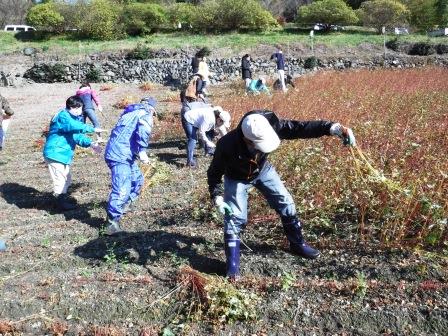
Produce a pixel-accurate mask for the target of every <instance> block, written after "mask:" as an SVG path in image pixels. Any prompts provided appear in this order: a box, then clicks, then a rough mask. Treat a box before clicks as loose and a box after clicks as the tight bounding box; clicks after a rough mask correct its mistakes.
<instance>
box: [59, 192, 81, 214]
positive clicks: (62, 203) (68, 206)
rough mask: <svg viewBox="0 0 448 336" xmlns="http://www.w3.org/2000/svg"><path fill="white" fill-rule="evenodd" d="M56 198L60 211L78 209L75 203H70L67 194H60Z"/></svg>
mask: <svg viewBox="0 0 448 336" xmlns="http://www.w3.org/2000/svg"><path fill="white" fill-rule="evenodd" d="M55 197H56V206H57V208H58V209H59V210H62V211H68V210H74V209H76V208H77V205H76V204H75V203H73V202H70V200H69V199H68V197H67V194H59V195H55Z"/></svg>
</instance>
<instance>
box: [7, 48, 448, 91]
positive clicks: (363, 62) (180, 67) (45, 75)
mask: <svg viewBox="0 0 448 336" xmlns="http://www.w3.org/2000/svg"><path fill="white" fill-rule="evenodd" d="M305 60H306V59H305V58H290V59H287V60H286V63H287V65H289V72H290V73H291V74H292V75H293V77H297V76H300V75H302V74H304V73H306V72H309V71H313V70H316V69H338V70H344V69H359V68H369V69H371V68H380V67H383V66H384V67H388V68H410V67H421V66H426V65H436V66H443V67H446V66H448V58H447V57H441V56H425V57H419V56H391V55H390V56H388V57H387V58H386V60H384V58H383V57H382V56H381V55H378V56H373V57H371V58H369V59H358V58H356V57H338V58H327V59H318V62H317V67H316V68H314V69H305V67H304V65H305ZM240 62H241V60H240V59H239V58H228V59H219V58H217V59H210V60H208V64H209V67H210V71H212V72H213V76H212V77H211V83H212V84H215V83H218V82H223V81H228V80H233V79H238V78H240V76H241V75H240V64H241V63H240ZM189 64H190V59H188V58H186V57H183V58H179V59H147V60H132V59H126V58H119V57H109V58H108V59H105V60H95V59H91V60H89V61H85V62H83V63H75V64H64V63H60V62H39V63H35V64H34V66H32V67H31V68H30V69H28V70H26V71H25V72H24V74H23V78H26V79H29V80H32V81H34V82H39V83H53V82H81V81H85V80H87V81H91V82H115V83H140V82H153V83H159V84H164V85H168V86H173V87H178V86H179V85H181V84H182V83H184V82H185V81H186V80H187V78H188V77H189V76H190V75H191V70H190V69H191V68H190V66H189ZM252 65H253V74H254V77H258V76H273V75H274V74H275V71H276V70H275V65H274V63H273V62H270V61H268V60H266V59H255V60H253V61H252ZM286 72H288V69H287V70H286ZM0 78H2V79H3V80H2V82H3V84H6V85H11V80H10V81H8V76H7V74H4V73H3V74H0Z"/></svg>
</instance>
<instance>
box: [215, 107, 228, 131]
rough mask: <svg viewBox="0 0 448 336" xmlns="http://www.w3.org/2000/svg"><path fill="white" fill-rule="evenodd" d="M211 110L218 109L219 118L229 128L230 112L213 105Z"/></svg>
mask: <svg viewBox="0 0 448 336" xmlns="http://www.w3.org/2000/svg"><path fill="white" fill-rule="evenodd" d="M213 111H218V112H219V113H218V116H219V118H220V119H221V120H222V121H223V123H224V126H225V127H226V128H230V122H231V120H232V117H231V116H230V113H229V112H227V111H224V110H223V108H222V107H221V106H214V107H213Z"/></svg>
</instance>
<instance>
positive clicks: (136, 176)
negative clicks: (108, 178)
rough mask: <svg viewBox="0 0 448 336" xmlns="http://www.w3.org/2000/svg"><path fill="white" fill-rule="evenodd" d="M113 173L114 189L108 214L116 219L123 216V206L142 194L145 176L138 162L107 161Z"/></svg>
mask: <svg viewBox="0 0 448 336" xmlns="http://www.w3.org/2000/svg"><path fill="white" fill-rule="evenodd" d="M107 165H108V167H109V168H110V171H111V174H112V191H111V192H110V195H109V201H108V203H107V215H108V216H109V218H110V219H112V220H114V221H119V220H120V218H121V217H122V216H123V207H124V205H125V204H126V203H127V202H129V201H134V200H135V199H137V197H138V195H139V194H140V190H141V188H142V186H143V182H144V177H143V174H142V172H141V171H140V168H139V167H138V165H137V162H135V161H133V162H132V163H122V162H112V161H107Z"/></svg>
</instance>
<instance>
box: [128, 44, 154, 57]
mask: <svg viewBox="0 0 448 336" xmlns="http://www.w3.org/2000/svg"><path fill="white" fill-rule="evenodd" d="M151 53H152V52H151V49H149V48H148V47H147V46H145V45H143V44H141V43H139V44H137V47H135V49H134V50H131V51H130V52H129V53H128V58H132V59H138V60H144V59H147V58H150V57H151Z"/></svg>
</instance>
